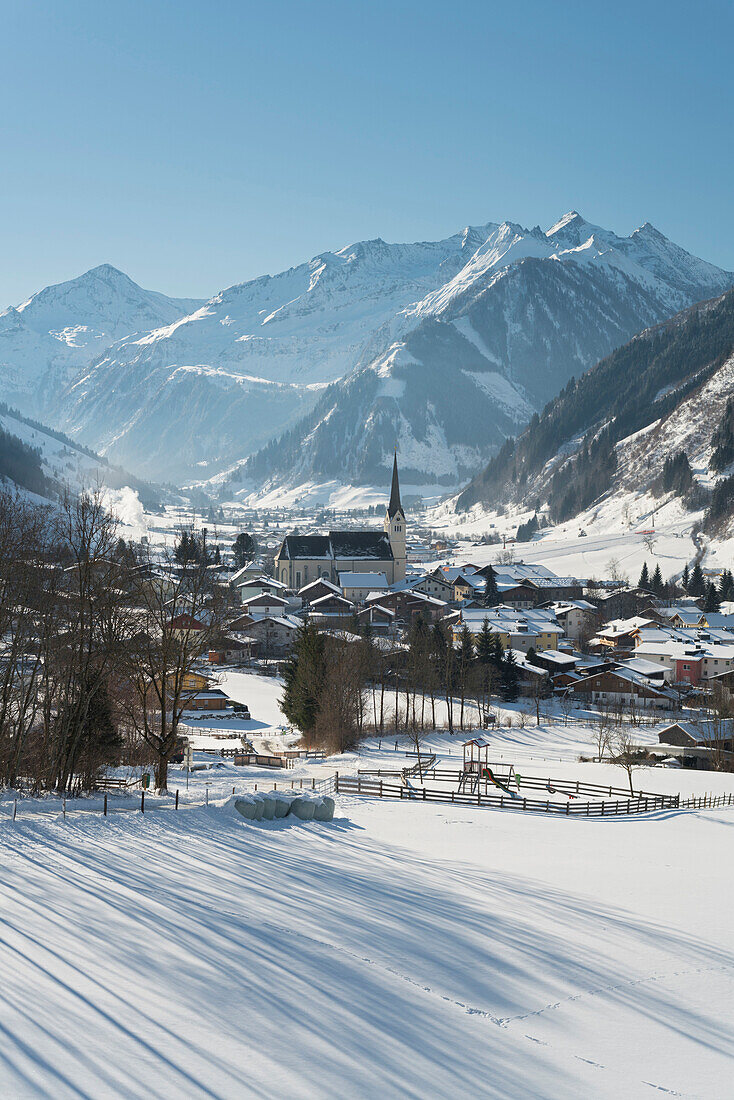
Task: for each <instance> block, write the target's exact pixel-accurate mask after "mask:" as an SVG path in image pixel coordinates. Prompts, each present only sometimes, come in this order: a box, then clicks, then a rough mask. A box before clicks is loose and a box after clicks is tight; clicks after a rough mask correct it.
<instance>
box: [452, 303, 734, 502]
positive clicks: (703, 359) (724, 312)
mask: <svg viewBox="0 0 734 1100" xmlns="http://www.w3.org/2000/svg"><path fill="white" fill-rule="evenodd" d="M732 348H734V291H731V292H729V293H728V294H726V295H724V296H723V297H722V299H721V300H720V301H718V302H717V303H715V304H714V305H711V306H707V307H706V308H705V309H694V310H693V311H688V313H687V314H686V315H684V317H683V319H682V320H681V319H676V320H675V322H674V323H669V324H667V325H663V326H659V327H658V328H657V329H654V330H651V331H649V332H645V333H643V334H642V335H641V336H639V337H636V338H635V339H634V340H632V341H631V342H630V343H629V344H626V345H624V347H621V348H618V349H617V350H616V351H615V352H613V353H612V354H611V355H610V356H608V357H607V358H606V359H604V360H602V361H601V362H600V363H598V364H597V366H595V367H593V368H592V369H591V370H590V371H588V372H587V373H586V374H584V375H583V376H582V377H581V378H579V379H574V378H571V379H570V381H569V382H568V383H567V385H566V386H565V387H564V388H563V389H562V390H561V392H560V393H559V395H558V396H557V397H556V398H555V399H554V400H553V401H551V402H550V403H549V404H548V405H547V406H546V407H545V409H544V410H543V412H542V414H541V415H540V416H538V414H535V415H534V416H533V418H532V420H531V422H530V424H529V426H528V428H527V429H526V431H525V432H524V433H523V435H521V436H520V437H519V438H518V439H516V440H515V439H508V440H507V441H506V442H505V444H504V445H503V447H502V448H501V450H500V451H499V453H498V454H497V455H496V457H495V458H493V459H492V460H491V461H490V463H489V464H488V465H487V467H486V468H485V470H484V471H483V472H482V474H480V475H479V476H478V477H477V478H475V479H474V481H473V482H472V483H471V484H470V485H469V486H468V487H467V488H466V489H465V490H464V492H463V493H462V494H461V496H460V497H459V501H458V507H459V508H460V509H465V508H469V507H471V505H472V504H474V503H476V502H477V501H486V502H490V503H493V502H495V501H497V500H511V499H515V500H517V499H520V498H521V497H522V496H523V494H524V493H525V492H526V491H527V487H528V483H529V481H530V480H531V479H532V478H534V477H536V476H537V475H539V474H540V473H541V471H542V470H543V467H544V466H545V464H546V463H547V462H548V461H549V460H550V459H551V458H553V457H554V456H556V454H557V453H558V451H559V449H560V448H562V447H563V445H564V444H566V445H570V444H572V443H573V441H574V440H576V439H578V438H579V436H581V443H580V446H579V447H578V449H577V453H576V454H575V455H573V456H571V457H569V458H568V459H567V460H566V462H565V464H564V465H563V466H562V467H561V470H560V471H559V475H560V476H558V475H557V476H556V477H554V479H553V480H552V481H551V484H550V486H549V487H548V505H549V508H550V513H551V517H552V518H553V519H554V521H556V522H562V521H563V520H565V519H567V518H569V516H570V515H572V514H574V510H576V511H578V510H581V509H582V508H583V507H587V506H588V505H589V504H590V503H592V502H593V500H595V499H597V498H598V497H599V496H600V495H602V494H603V493H604V492H605V491H606V490H607V489H608V488H609V487H610V483H611V478H612V475H613V473H614V470H615V468H616V458H615V455H614V445H615V444H616V443H618V442H619V441H620V440H621V439H624V438H626V437H627V436H629V435H631V434H633V433H634V432H636V431H640V430H641V429H642V428H644V427H647V426H648V425H649V424H651V423H652V422H653V421H654V420H657V419H659V418H661V417H664V416H666V415H668V414H669V413H670V412H671V411H672V410H673V409H674V408H675V407H676V406H677V405H678V404H679V402H680V401H681V400H683V398H684V397H686V396H687V395H688V394H690V393H691V392H692V391H693V390H694V389H695V388H696V387H697V386H699V385H701V384H702V383H703V382H704V381H705V380H706V379H707V378H708V377H710V375H711V374H712V373H714V371H716V370H717V369H718V368H719V367H720V366H721V365H722V364H723V363H724V362H725V361H726V359H727V358H728V356H729V355H731V352H732ZM573 445H574V446H576V445H575V444H573ZM571 483H573V487H572V488H571V487H570V486H571Z"/></svg>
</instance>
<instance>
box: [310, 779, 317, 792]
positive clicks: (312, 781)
mask: <svg viewBox="0 0 734 1100" xmlns="http://www.w3.org/2000/svg"><path fill="white" fill-rule="evenodd" d="M311 790H312V791H315V790H316V779H315V777H312V779H311Z"/></svg>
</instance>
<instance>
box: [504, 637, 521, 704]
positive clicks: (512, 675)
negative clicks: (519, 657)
mask: <svg viewBox="0 0 734 1100" xmlns="http://www.w3.org/2000/svg"><path fill="white" fill-rule="evenodd" d="M517 680H518V675H517V662H516V660H515V654H514V653H513V652H512V650H511V649H510V648H509V646H508V648H507V650H506V651H505V655H504V659H503V661H502V694H503V696H504V697H505V699H507V700H509V701H512V700H514V699H517Z"/></svg>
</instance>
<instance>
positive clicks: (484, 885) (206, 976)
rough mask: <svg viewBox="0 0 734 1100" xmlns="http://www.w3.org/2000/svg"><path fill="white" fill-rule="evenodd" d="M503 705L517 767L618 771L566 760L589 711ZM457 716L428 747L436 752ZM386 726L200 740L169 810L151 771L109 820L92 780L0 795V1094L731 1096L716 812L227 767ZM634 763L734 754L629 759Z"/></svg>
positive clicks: (730, 986) (265, 683) (721, 828)
mask: <svg viewBox="0 0 734 1100" xmlns="http://www.w3.org/2000/svg"><path fill="white" fill-rule="evenodd" d="M227 690H229V691H231V693H232V694H233V695H236V696H237V697H238V698H240V699H241V700H242V701H245V702H247V703H248V705H249V706H250V708H251V710H252V715H253V720H254V721H260V722H261V723H262V725H263V726H272V727H273V728H275V727H277V725H278V724H279V723H280V722H282V716H281V715H280V712H279V709H278V706H277V695H278V694H279V691H280V687H279V685H278V683H277V681H274V680H269V679H265V678H261V677H254V676H253V675H252V674H234V675H233V676H232V677H228V680H227ZM510 717H512V718H513V725H512V726H509V725H508V721H509V719H510ZM501 723H502V724H501V726H500V729H499V730H497V731H495V732H493V733H492V734H491V737H492V739H493V741H494V743H495V745H496V749H497V752H501V753H505V754H510V755H512V756H513V757H514V758H516V759H520V754H521V753H524V754H525V756H524V761H525V762H524V763H523V769H524V770H525V771H528V770H530V769H533V770H534V771H537V773H538V774H550V775H553V774H560V775H562V776H569V777H575V776H576V775H577V774H578V775H583V776H585V777H587V778H588V779H590V780H591V781H592V782H597V781H601V782H611V783H614V784H615V785H622V782H623V778H622V773H621V772H620V771H619V769H617V768H613V767H612V766H610V765H597V764H581V763H578V761H577V756H578V750H579V747H580V746H587V745H588V742H589V728H588V725H587V724H586V723H585V717H584V716H583V715H581V714H576V715H574V716H572V717H571V718H570V719H569V723H568V725H566V724H565V722H564V720H563V719H562V718H559V717H558V716H556V717H555V718H552V719H551V721H550V722H548V721H546V720H542V721H541V725H540V726H539V727H538V726H536V725H535V723H534V719H533V720H532V721H531V720H530V719H529V718H528V719H526V720H525V724H524V726H523V725H522V724H520V719H519V717H518V713H517V708H509V709H508V710H506V711H505V710H503V711H502V714H501ZM463 736H466V735H459V734H457V735H456V736H454V737H453V738H452V737H450V736H449V735H448V734H446V733H440V732H437V733H435V734H431V735H429V737H428V738H427V747H430V748H433V749H435V750H436V751H438V752H440V753H441V754H442V755H443V756H444V757H451V756H453V755H456V754H458V753H459V752H460V746H461V741H462V737H463ZM652 736H653V734H652V731H651V730H649V729H643V730H642V731H640V737H641V739H642V738H644V737H645V738H651V737H652ZM393 746H394V742H393V741H388V740H387V739H386V740H384V741H383V744H382V747H381V748H378V742H377V741H373V742H370V743H369V744H366V745H365V746H364V751H363V753H362V754H361V755H360V756H357V755H356V754H350V755H349V756H345V757H341V758H339V759H338V760H329V761H324V762H308V763H299V764H298V766H297V767H296V768H295V769H294V770H292V771H287V772H282V771H281V772H280V773H276V772H272V773H271V772H266V771H263V770H258V769H254V768H248V769H235V768H234V767H233V766H232V765H231V763H229V762H224V761H220V762H217V761H212V760H211V758H210V763H213V764H215V765H218V766H215V767H212V768H210V769H208V770H207V771H205V772H197V773H194V774H193V775H191V776H190V786H189V790H188V792H186V790H185V788H184V789H182V799H181V808H180V809H179V811H178V813H176V812H175V811H174V810H173V808H172V800H171V799H168V800H166V799H158V798H156V797H154V796H152V797H151V798H150V799H149V800H146V812H145V814H144V815H143V814H141V813H140V812H139V794H136V795H132V796H130V797H128V798H127V799H125V798H115V799H111V808H112V809H113V811H114V812H111V813H110V815H109V816H108V817H107V818H105V817H103V816H102V815H101V813H100V809H101V802H100V799H99V798H98V797H95V798H94V799H88V800H77V801H75V802H69V803H68V804H67V813H66V817H65V818H64V817H63V816H62V812H61V807H60V806H59V804H58V802H57V801H55V800H53V799H24V800H22V801H21V802H20V803H19V808H18V816H17V819H16V820H15V822H13V820H12V799H11V797H10V796H6V797H5V798H4V799H3V800H0V853H1V855H0V858H2V861H3V867H4V868H5V874H4V875H3V876H2V881H0V911H1V912H2V927H1V930H0V965H1V966H2V971H1V972H2V974H3V985H2V994H1V996H2V1000H3V1010H2V1035H1V1037H0V1093H2V1095H4V1096H9V1097H13V1098H15V1097H48V1096H53V1097H55V1098H60V1100H65V1098H66V1097H74V1098H79V1097H90V1098H91V1097H94V1098H95V1100H96V1098H99V1097H141V1098H142V1097H146V1098H149V1097H154V1098H163V1097H179V1096H186V1097H209V1098H212V1097H222V1098H224V1097H227V1098H229V1097H235V1096H237V1097H239V1096H248V1097H249V1096H253V1097H276V1096H283V1095H291V1096H298V1097H344V1096H348V1097H370V1098H371V1097H375V1096H386V1097H392V1096H409V1097H456V1096H488V1097H500V1098H508V1100H509V1098H512V1100H515V1098H516V1097H518V1096H523V1095H525V1096H531V1097H533V1098H536V1097H537V1098H549V1100H550V1098H553V1100H556V1098H559V1097H564V1098H567V1097H568V1098H575V1097H578V1098H584V1100H588V1098H589V1097H595V1098H597V1097H599V1098H606V1097H609V1098H614V1100H618V1098H620V1097H625V1098H636V1097H648V1096H651V1095H653V1094H654V1093H655V1092H661V1093H663V1094H665V1095H673V1096H680V1097H687V1098H692V1097H697V1098H705V1100H719V1098H721V1100H724V1098H725V1097H728V1096H730V1095H731V1091H730V1082H731V1064H732V1062H731V1059H732V1056H734V1026H733V1025H732V1021H731V1004H732V1000H733V998H734V950H733V949H732V948H731V947H730V944H729V941H730V914H731V907H732V902H734V886H733V885H732V879H731V876H730V875H728V874H727V873H726V871H725V869H726V868H727V867H728V866H729V864H730V852H731V836H732V834H731V833H730V832H729V830H730V829H731V828H732V826H734V810H720V811H711V810H709V811H699V812H692V811H682V812H670V811H669V812H665V813H660V814H654V815H649V816H646V817H645V816H642V817H636V818H630V819H624V818H616V819H606V820H599V819H591V820H588V821H587V820H584V819H566V818H554V817H552V816H550V817H547V816H545V815H533V814H509V813H503V812H501V811H491V810H484V809H483V810H477V809H473V808H469V807H450V806H445V805H432V804H430V803H427V804H425V805H424V804H416V803H413V804H403V803H390V802H386V801H385V802H381V801H377V800H372V801H371V800H369V799H358V798H351V797H345V796H339V798H338V800H337V810H336V814H335V819H334V821H333V822H332V823H329V824H316V823H302V822H296V823H292V822H291V820H290V819H285V820H283V821H277V822H260V823H248V822H245V821H244V820H243V819H242V818H240V817H239V815H238V814H237V813H236V812H235V810H234V807H233V802H232V797H231V794H232V786H236V788H237V790H238V791H239V790H242V789H245V788H248V789H252V786H253V784H254V783H255V782H258V783H259V784H265V785H270V784H271V783H272V782H278V784H279V785H280V784H281V783H283V784H286V785H288V784H290V783H291V782H295V783H299V782H300V779H302V778H303V779H305V780H306V782H307V783H309V782H310V780H311V779H317V778H319V777H324V776H327V775H329V774H331V773H332V772H333V770H335V768H337V767H338V768H339V769H340V770H343V771H351V770H354V769H355V768H356V767H357V766H361V767H365V766H371V765H373V764H374V763H375V762H379V763H381V764H382V766H383V767H389V766H396V767H401V766H403V765H404V764H405V757H404V750H405V748H406V747H407V745H406V743H405V741H403V742H402V743H401V744H400V745H399V751H398V752H397V753H396V752H395V751H394V747H393ZM202 760H203V758H202ZM602 776H604V778H601V777H602ZM172 783H173V784H174V785H176V784H177V783H180V784H181V786H182V788H183V787H184V784H185V776H184V773H183V772H182V771H180V770H174V771H173V774H172ZM635 784H636V786H639V787H641V788H643V789H648V790H654V789H666V790H671V791H674V790H682V791H684V792H688V791H693V790H695V791H697V792H700V791H702V790H714V789H717V790H732V789H734V777H731V776H724V775H713V774H712V773H692V772H687V771H686V772H681V771H667V770H663V769H645V770H644V771H643V772H640V773H638V774H637V775H636V777H635ZM207 787H208V798H209V805H206V794H205V789H206V788H207ZM123 806H124V807H126V808H127V811H128V812H119V810H120V809H121V808H122V807H123Z"/></svg>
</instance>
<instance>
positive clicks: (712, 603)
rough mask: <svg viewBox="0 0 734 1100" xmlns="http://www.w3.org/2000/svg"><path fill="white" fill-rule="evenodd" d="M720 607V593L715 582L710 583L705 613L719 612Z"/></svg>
mask: <svg viewBox="0 0 734 1100" xmlns="http://www.w3.org/2000/svg"><path fill="white" fill-rule="evenodd" d="M720 606H721V604H720V602H719V593H718V592H717V591H716V585H715V584H714V582H713V581H709V582H708V584H707V585H706V598H705V600H704V603H703V609H704V611H718V610H719V607H720Z"/></svg>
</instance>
